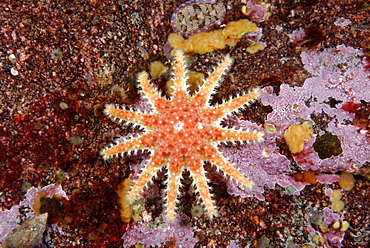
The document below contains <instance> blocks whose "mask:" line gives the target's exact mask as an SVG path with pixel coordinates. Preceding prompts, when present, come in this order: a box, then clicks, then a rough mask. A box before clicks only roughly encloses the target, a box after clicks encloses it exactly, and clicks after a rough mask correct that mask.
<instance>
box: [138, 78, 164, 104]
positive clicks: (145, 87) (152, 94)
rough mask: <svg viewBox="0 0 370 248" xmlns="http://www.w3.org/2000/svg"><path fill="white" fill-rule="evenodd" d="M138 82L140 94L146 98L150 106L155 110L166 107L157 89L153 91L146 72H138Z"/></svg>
mask: <svg viewBox="0 0 370 248" xmlns="http://www.w3.org/2000/svg"><path fill="white" fill-rule="evenodd" d="M137 78H138V81H139V83H140V86H141V93H142V94H143V95H144V97H146V98H147V99H148V100H149V102H150V104H151V105H152V106H153V107H154V108H155V109H158V108H160V107H161V106H163V105H166V100H165V99H163V98H162V97H161V96H160V95H159V93H158V91H157V89H155V88H154V87H153V86H152V85H151V84H150V82H149V75H148V73H147V72H145V71H143V72H140V73H139V75H138V77H137Z"/></svg>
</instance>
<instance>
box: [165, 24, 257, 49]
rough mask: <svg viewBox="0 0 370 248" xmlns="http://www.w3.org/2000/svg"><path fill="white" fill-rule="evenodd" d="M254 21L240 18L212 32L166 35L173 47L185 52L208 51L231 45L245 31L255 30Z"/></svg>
mask: <svg viewBox="0 0 370 248" xmlns="http://www.w3.org/2000/svg"><path fill="white" fill-rule="evenodd" d="M257 31H258V27H257V25H256V24H255V23H253V22H251V21H249V20H246V19H241V20H238V21H233V22H229V23H228V24H226V27H225V28H224V29H219V30H215V31H212V32H201V33H198V34H195V35H193V36H190V37H189V38H188V39H184V38H183V37H182V36H181V35H179V34H175V33H172V34H170V35H169V36H168V43H169V44H170V45H171V46H172V47H173V48H174V49H182V50H184V52H185V53H201V54H202V53H209V52H212V51H214V50H220V49H224V48H226V46H230V47H233V46H235V45H236V43H238V42H239V41H240V39H241V38H242V37H243V35H244V34H246V33H252V32H257Z"/></svg>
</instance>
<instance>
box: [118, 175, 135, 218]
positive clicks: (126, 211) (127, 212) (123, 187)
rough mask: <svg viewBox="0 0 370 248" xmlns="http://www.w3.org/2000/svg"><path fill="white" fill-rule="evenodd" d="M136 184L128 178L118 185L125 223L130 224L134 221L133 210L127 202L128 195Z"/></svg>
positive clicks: (121, 210)
mask: <svg viewBox="0 0 370 248" xmlns="http://www.w3.org/2000/svg"><path fill="white" fill-rule="evenodd" d="M133 185H134V183H133V182H132V181H131V180H130V179H128V178H126V179H125V180H123V181H122V182H121V183H120V184H119V185H118V190H117V194H118V203H119V205H120V213H121V218H122V220H123V222H125V223H129V222H130V221H131V219H132V209H131V205H130V203H129V201H128V200H127V193H128V192H129V190H130V187H132V186H133Z"/></svg>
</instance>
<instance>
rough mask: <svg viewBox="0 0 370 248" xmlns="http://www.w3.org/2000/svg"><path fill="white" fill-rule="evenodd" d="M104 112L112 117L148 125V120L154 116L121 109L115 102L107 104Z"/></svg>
mask: <svg viewBox="0 0 370 248" xmlns="http://www.w3.org/2000/svg"><path fill="white" fill-rule="evenodd" d="M104 113H105V114H106V115H107V116H109V117H110V118H112V119H119V120H121V121H129V122H132V123H135V124H139V125H143V126H148V124H149V122H148V120H150V118H153V116H154V115H152V114H146V113H138V112H134V111H130V110H123V109H119V108H118V107H117V106H115V105H113V104H107V105H105V109H104Z"/></svg>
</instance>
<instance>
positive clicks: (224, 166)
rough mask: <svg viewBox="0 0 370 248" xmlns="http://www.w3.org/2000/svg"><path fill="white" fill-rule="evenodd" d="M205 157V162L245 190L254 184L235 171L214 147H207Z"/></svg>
mask: <svg viewBox="0 0 370 248" xmlns="http://www.w3.org/2000/svg"><path fill="white" fill-rule="evenodd" d="M205 156H206V157H207V160H208V161H209V162H211V163H213V164H214V165H216V167H217V168H218V169H221V170H222V171H223V172H224V173H225V174H226V175H229V176H230V177H231V178H232V179H234V180H236V181H237V182H238V183H239V184H241V185H242V186H243V187H244V188H246V189H251V188H252V187H253V186H254V183H253V182H252V181H250V180H249V179H248V178H246V177H245V176H243V175H242V174H241V173H240V172H239V170H238V169H236V168H235V167H234V166H233V165H232V164H231V163H230V162H228V161H227V160H226V159H225V158H224V157H223V156H222V155H221V154H220V153H219V152H218V151H217V150H216V148H214V147H208V149H206V150H205Z"/></svg>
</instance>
